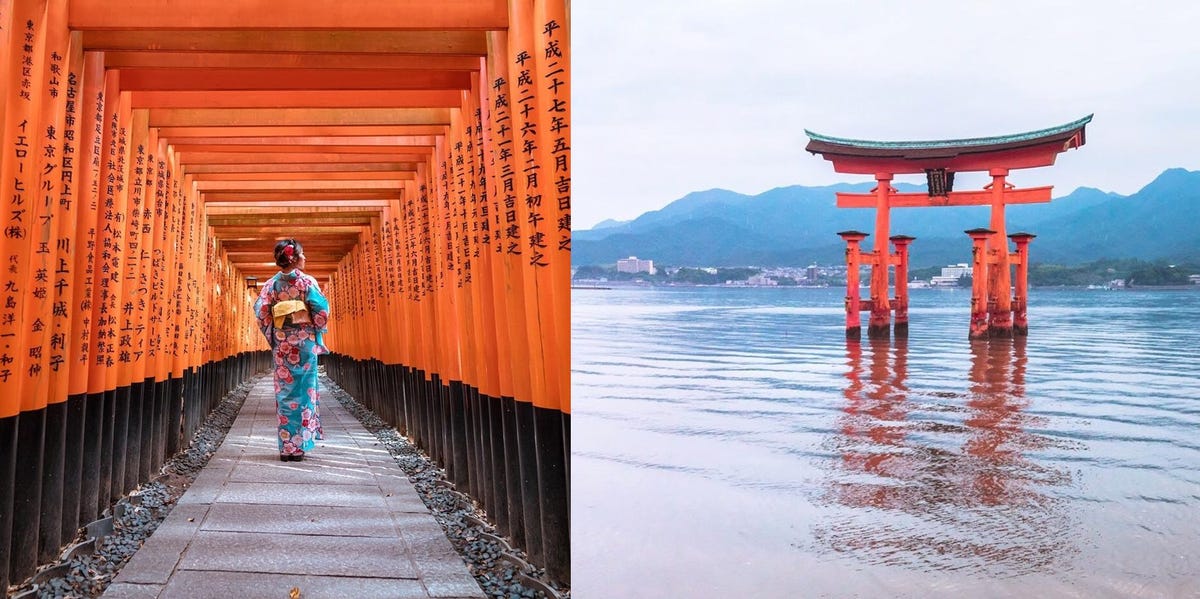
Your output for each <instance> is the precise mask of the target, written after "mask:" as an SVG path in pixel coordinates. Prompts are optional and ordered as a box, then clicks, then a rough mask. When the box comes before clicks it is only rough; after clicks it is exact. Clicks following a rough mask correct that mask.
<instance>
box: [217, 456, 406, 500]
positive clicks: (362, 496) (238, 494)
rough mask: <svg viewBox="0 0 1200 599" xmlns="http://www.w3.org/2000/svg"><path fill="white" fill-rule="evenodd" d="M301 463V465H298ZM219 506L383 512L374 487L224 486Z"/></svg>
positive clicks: (253, 484)
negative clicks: (288, 506) (272, 505)
mask: <svg viewBox="0 0 1200 599" xmlns="http://www.w3.org/2000/svg"><path fill="white" fill-rule="evenodd" d="M300 463H302V464H303V463H304V462H300ZM218 501H220V502H221V503H258V504H276V505H328V506H335V507H368V508H385V507H387V505H386V504H385V503H384V501H383V496H382V495H381V493H380V492H379V487H378V486H377V485H327V486H320V487H315V486H313V485H290V484H284V483H276V484H262V483H240V482H229V483H226V484H225V487H224V489H223V490H222V491H221V494H220V497H219V499H218Z"/></svg>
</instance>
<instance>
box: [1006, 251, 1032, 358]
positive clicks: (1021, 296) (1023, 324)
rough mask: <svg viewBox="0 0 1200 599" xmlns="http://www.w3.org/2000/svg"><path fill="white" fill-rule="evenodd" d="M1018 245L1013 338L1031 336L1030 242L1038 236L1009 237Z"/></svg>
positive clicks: (1013, 307)
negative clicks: (1029, 310)
mask: <svg viewBox="0 0 1200 599" xmlns="http://www.w3.org/2000/svg"><path fill="white" fill-rule="evenodd" d="M1008 237H1009V238H1010V239H1012V240H1013V242H1015V243H1016V244H1017V253H1016V262H1017V280H1016V281H1014V283H1015V286H1016V297H1015V298H1013V306H1012V309H1013V336H1015V337H1024V336H1026V335H1028V334H1029V317H1028V313H1027V311H1026V310H1027V308H1028V302H1029V242H1030V241H1033V238H1034V237H1037V236H1036V235H1034V234H1032V233H1013V234H1012V235H1009V236H1008Z"/></svg>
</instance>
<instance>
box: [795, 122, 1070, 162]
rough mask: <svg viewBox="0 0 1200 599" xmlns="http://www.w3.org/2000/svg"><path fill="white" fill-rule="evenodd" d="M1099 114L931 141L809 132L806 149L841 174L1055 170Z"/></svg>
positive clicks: (806, 132)
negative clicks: (1034, 128) (1062, 122)
mask: <svg viewBox="0 0 1200 599" xmlns="http://www.w3.org/2000/svg"><path fill="white" fill-rule="evenodd" d="M1092 116H1093V115H1090V114H1089V115H1087V116H1085V117H1083V118H1081V119H1079V120H1077V121H1072V122H1070V123H1067V124H1065V125H1059V126H1057V127H1049V128H1046V129H1039V130H1037V131H1028V132H1025V133H1016V134H1013V135H999V136H994V137H974V138H968V139H947V140H930V141H870V140H862V139H845V138H840V137H831V136H828V135H821V134H820V133H814V132H812V131H809V130H808V129H805V130H804V133H805V134H806V135H808V137H809V138H810V141H809V142H808V146H807V147H805V149H806V150H808V151H809V152H812V153H813V154H821V155H822V156H823V157H824V158H825V159H826V160H829V161H831V162H833V168H834V170H835V171H837V172H839V173H860V174H875V173H880V172H889V173H920V172H924V171H925V170H926V169H934V168H944V169H948V170H951V171H957V172H963V171H976V170H988V169H990V168H1031V167H1037V166H1049V165H1051V164H1054V159H1055V157H1056V156H1057V155H1058V153H1060V152H1065V151H1067V150H1069V149H1071V148H1077V147H1079V146H1082V145H1083V144H1084V141H1085V138H1084V127H1085V126H1086V125H1087V124H1088V123H1089V122H1091V120H1092Z"/></svg>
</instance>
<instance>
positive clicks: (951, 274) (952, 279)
mask: <svg viewBox="0 0 1200 599" xmlns="http://www.w3.org/2000/svg"><path fill="white" fill-rule="evenodd" d="M969 276H971V266H970V265H969V264H953V265H950V266H943V267H942V274H941V275H939V276H935V277H933V278H932V279H929V286H930V287H958V280H959V279H961V278H962V277H969Z"/></svg>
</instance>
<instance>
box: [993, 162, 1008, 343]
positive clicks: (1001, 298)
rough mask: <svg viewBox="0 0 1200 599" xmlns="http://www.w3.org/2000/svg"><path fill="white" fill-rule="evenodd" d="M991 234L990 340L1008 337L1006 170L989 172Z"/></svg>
mask: <svg viewBox="0 0 1200 599" xmlns="http://www.w3.org/2000/svg"><path fill="white" fill-rule="evenodd" d="M990 174H991V176H992V185H991V188H992V222H991V227H990V228H991V230H992V231H993V234H992V235H991V237H990V238H989V239H988V242H987V251H988V258H989V259H988V260H987V262H989V263H990V265H989V271H988V278H987V282H988V299H989V306H988V312H989V313H988V334H989V335H990V336H992V337H1012V334H1013V321H1012V317H1013V315H1012V311H1013V308H1012V279H1011V275H1010V273H1009V264H1008V238H1007V235H1008V233H1007V231H1005V224H1004V193H1005V191H1007V189H1009V188H1010V187H1012V186H1011V185H1009V184H1008V182H1007V181H1005V178H1006V177H1007V176H1008V169H1005V168H994V169H991V171H990Z"/></svg>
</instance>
